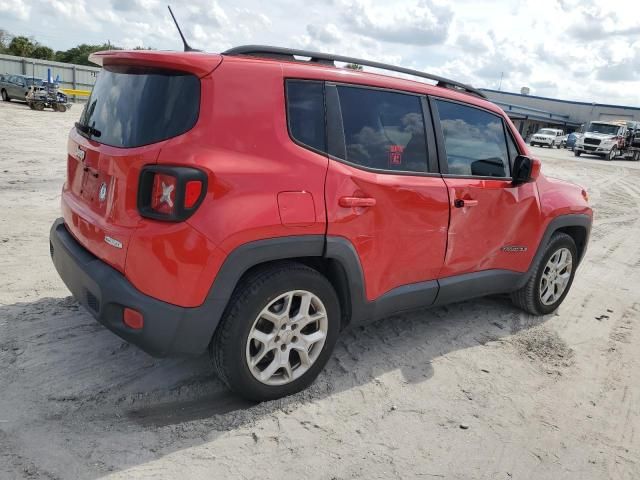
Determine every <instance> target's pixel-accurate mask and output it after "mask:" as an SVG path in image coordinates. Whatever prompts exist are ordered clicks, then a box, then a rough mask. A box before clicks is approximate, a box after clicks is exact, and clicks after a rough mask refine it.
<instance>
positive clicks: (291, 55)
mask: <svg viewBox="0 0 640 480" xmlns="http://www.w3.org/2000/svg"><path fill="white" fill-rule="evenodd" d="M222 55H233V56H236V55H250V56H254V57H267V58H275V59H281V60H287V61H295V60H296V59H295V57H296V56H299V57H309V58H310V60H309V62H311V63H320V64H323V65H331V66H335V64H334V62H345V63H357V64H358V65H364V66H367V67H372V68H379V69H381V70H387V71H392V72H399V73H404V74H407V75H412V76H415V77H421V78H426V79H429V80H433V81H435V82H437V84H436V85H437V86H438V87H444V88H450V89H452V90H457V91H460V92H464V93H469V94H471V95H475V96H477V97H480V98H485V99H486V98H487V96H486V95H485V94H484V93H483V92H481V91H480V90H478V89H476V88H473V87H471V86H469V85H465V84H464V83H460V82H456V81H455V80H450V79H448V78H444V77H440V76H438V75H433V74H431V73H426V72H421V71H420V70H413V69H410V68H404V67H398V66H395V65H388V64H386V63H380V62H373V61H371V60H363V59H361V58H353V57H346V56H343V55H333V54H330V53H320V52H310V51H307V50H297V49H293V48H282V47H270V46H268V45H242V46H240V47H234V48H231V49H229V50H227V51H225V52H222Z"/></svg>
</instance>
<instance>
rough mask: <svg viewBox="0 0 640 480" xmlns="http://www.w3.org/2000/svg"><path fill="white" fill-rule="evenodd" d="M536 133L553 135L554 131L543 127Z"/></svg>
mask: <svg viewBox="0 0 640 480" xmlns="http://www.w3.org/2000/svg"><path fill="white" fill-rule="evenodd" d="M538 135H553V136H554V137H555V135H556V131H555V130H551V129H549V128H543V129H542V130H540V131H539V132H538Z"/></svg>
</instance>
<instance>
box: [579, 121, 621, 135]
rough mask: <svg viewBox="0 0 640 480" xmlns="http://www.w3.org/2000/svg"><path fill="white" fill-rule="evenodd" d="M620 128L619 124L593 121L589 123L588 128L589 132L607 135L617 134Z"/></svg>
mask: <svg viewBox="0 0 640 480" xmlns="http://www.w3.org/2000/svg"><path fill="white" fill-rule="evenodd" d="M619 128H620V127H619V126H618V125H609V124H607V123H596V122H591V123H590V124H589V128H588V129H587V132H590V133H604V134H605V135H617V134H618V129H619Z"/></svg>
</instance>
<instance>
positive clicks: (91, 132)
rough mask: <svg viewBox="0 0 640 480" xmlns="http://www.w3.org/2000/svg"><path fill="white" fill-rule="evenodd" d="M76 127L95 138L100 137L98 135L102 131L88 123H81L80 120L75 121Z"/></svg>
mask: <svg viewBox="0 0 640 480" xmlns="http://www.w3.org/2000/svg"><path fill="white" fill-rule="evenodd" d="M76 128H77V129H78V131H79V132H81V133H84V134H86V135H89V136H90V137H96V138H97V137H100V135H102V132H100V130H98V129H97V128H93V127H91V126H89V125H83V124H81V123H80V122H76Z"/></svg>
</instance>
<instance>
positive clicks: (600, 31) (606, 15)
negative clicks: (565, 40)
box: [567, 8, 640, 42]
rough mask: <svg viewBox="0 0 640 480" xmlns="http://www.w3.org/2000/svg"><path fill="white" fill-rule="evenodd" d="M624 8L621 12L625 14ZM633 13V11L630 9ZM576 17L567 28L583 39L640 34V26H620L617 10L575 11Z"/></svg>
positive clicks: (571, 35) (573, 34)
mask: <svg viewBox="0 0 640 480" xmlns="http://www.w3.org/2000/svg"><path fill="white" fill-rule="evenodd" d="M624 10H625V9H624V8H622V9H621V11H620V12H621V13H623V14H624ZM629 13H631V11H629ZM572 17H574V18H576V19H575V20H574V21H573V23H572V24H571V25H570V26H569V28H568V29H567V34H568V35H569V36H570V37H573V38H575V39H577V40H581V41H587V42H589V41H593V40H602V39H608V38H612V37H617V36H623V37H627V36H633V35H638V34H640V26H638V25H630V26H624V27H621V26H620V23H621V21H620V19H619V17H618V14H617V13H616V12H615V11H609V12H605V11H603V10H600V9H597V8H589V9H587V10H579V11H577V12H576V11H575V10H574V12H573V14H572Z"/></svg>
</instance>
